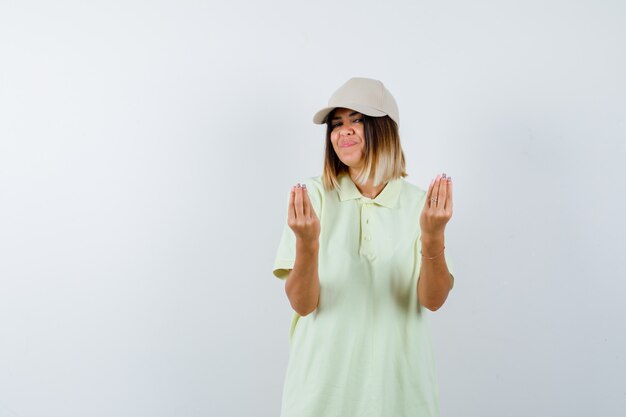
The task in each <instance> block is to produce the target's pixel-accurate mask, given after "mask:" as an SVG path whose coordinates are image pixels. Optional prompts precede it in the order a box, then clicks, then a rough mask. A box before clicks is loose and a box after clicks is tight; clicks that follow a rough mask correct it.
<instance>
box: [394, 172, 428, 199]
mask: <svg viewBox="0 0 626 417" xmlns="http://www.w3.org/2000/svg"><path fill="white" fill-rule="evenodd" d="M398 181H399V182H400V183H401V184H402V187H401V192H400V199H401V200H403V201H404V202H410V203H411V205H418V206H421V205H423V204H424V201H426V190H424V189H423V188H421V187H419V186H418V185H415V184H413V183H411V182H409V181H407V180H406V179H404V178H399V179H398ZM403 205H404V204H403ZM405 206H406V205H405Z"/></svg>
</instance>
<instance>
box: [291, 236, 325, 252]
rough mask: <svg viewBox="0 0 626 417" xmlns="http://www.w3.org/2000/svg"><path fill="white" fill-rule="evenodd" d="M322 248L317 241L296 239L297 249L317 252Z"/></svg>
mask: <svg viewBox="0 0 626 417" xmlns="http://www.w3.org/2000/svg"><path fill="white" fill-rule="evenodd" d="M319 247H320V242H319V240H317V239H314V240H306V239H298V238H296V249H299V250H304V251H311V252H313V251H317V250H318V249H319Z"/></svg>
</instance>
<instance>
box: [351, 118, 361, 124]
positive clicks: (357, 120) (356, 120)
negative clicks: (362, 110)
mask: <svg viewBox="0 0 626 417" xmlns="http://www.w3.org/2000/svg"><path fill="white" fill-rule="evenodd" d="M352 123H363V119H362V118H358V119H354V120H353V121H352Z"/></svg>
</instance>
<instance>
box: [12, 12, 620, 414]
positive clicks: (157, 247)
mask: <svg viewBox="0 0 626 417" xmlns="http://www.w3.org/2000/svg"><path fill="white" fill-rule="evenodd" d="M625 45H626V3H624V2H623V1H609V0H604V1H594V0H588V1H575V0H574V1H571V0H570V1H565V0H564V1H552V0H550V1H546V0H541V1H536V0H525V1H496V0H490V1H486V0H474V1H460V0H457V1H437V2H435V1H405V2H397V1H396V2H393V1H390V2H386V3H384V5H383V3H382V2H371V1H359V2H347V1H335V2H329V1H315V2H296V1H286V0H285V1H281V2H278V1H276V2H257V1H229V2H226V1H224V2H222V1H220V2H217V1H214V2H203V1H189V0H185V1H182V0H178V1H167V2H166V1H147V0H143V1H106V2H105V1H101V2H87V1H78V0H77V1H55V2H44V1H41V2H33V1H30V2H29V1H19V2H18V1H7V0H2V2H1V3H0V60H1V62H0V417H7V416H10V417H15V416H19V417H31V416H46V417H50V416H59V417H61V416H63V417H74V416H76V417H79V416H80V417H84V416H90V417H98V416H124V417H131V416H132V417H135V416H150V417H157V416H219V417H229V416H233V417H235V416H236V417H240V416H252V415H254V416H261V417H265V416H267V417H270V416H277V415H278V413H279V408H280V399H281V390H282V382H283V377H284V372H285V367H286V364H287V357H288V338H287V337H288V326H289V322H290V319H291V310H290V307H289V304H288V301H287V299H286V297H285V295H284V290H283V286H282V284H281V282H280V281H279V280H277V279H276V278H274V277H273V276H272V274H271V269H272V263H273V260H274V255H275V251H276V248H277V245H278V240H279V237H280V232H281V230H282V226H283V224H284V221H285V216H286V203H287V196H288V190H289V187H290V186H291V185H293V184H295V183H296V182H298V181H301V180H303V179H305V178H307V177H311V176H315V175H318V174H320V173H321V168H322V149H323V148H322V146H323V135H324V127H321V126H317V125H314V124H313V123H312V122H311V118H312V116H313V113H314V112H315V111H317V110H318V109H319V108H321V107H323V106H324V105H325V104H326V102H327V100H328V98H329V96H330V95H331V94H332V92H333V91H334V90H335V89H336V88H337V87H339V85H341V84H342V83H343V82H345V81H346V80H347V79H348V78H350V77H352V76H365V77H372V78H378V79H381V80H383V82H384V83H385V85H386V86H387V87H388V88H389V90H390V91H391V92H392V93H393V95H394V96H395V97H396V99H397V101H398V104H399V107H400V114H401V120H402V121H401V126H400V131H401V137H402V141H403V147H404V150H405V153H406V157H407V163H408V171H409V174H410V175H409V177H407V180H408V181H410V182H412V183H414V184H416V185H419V186H421V187H422V188H425V187H426V186H427V185H428V183H429V181H430V179H431V178H432V177H434V176H435V175H436V174H437V173H440V172H446V173H447V174H448V175H451V176H452V177H453V180H454V184H455V213H454V216H453V218H452V221H451V222H450V223H449V225H448V227H447V248H448V250H447V253H448V255H449V257H450V258H451V259H452V260H453V262H454V267H455V272H456V277H457V279H456V286H455V288H454V290H453V291H452V293H451V295H450V297H449V298H448V300H447V302H446V304H445V305H444V306H443V308H442V309H441V310H439V311H437V312H435V313H431V314H430V318H431V327H432V330H433V337H434V343H435V349H436V359H437V369H438V377H439V387H440V394H441V407H442V415H443V416H444V417H457V416H458V417H484V416H494V417H503V416H507V417H526V416H533V417H538V416H546V417H558V416H563V417H565V416H567V417H572V416H581V417H582V416H592V415H593V416H603V417H608V416H611V417H613V416H614V417H617V416H623V415H624V413H625V411H626V382H625V377H624V375H626V358H625V352H626V332H625V331H624V323H623V320H624V318H626V307H625V306H624V302H623V299H624V291H625V290H626V269H625V267H624V262H623V257H624V253H625V249H626V247H625V245H624V236H623V234H624V231H626V221H625V220H624V219H625V217H624V213H625V211H626V198H625V192H626V169H625V167H624V166H625V161H626V122H625V120H626V76H625V74H626V46H625ZM418 215H419V213H416V221H417V219H418ZM390 417H391V416H390Z"/></svg>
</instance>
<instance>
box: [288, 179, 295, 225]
mask: <svg viewBox="0 0 626 417" xmlns="http://www.w3.org/2000/svg"><path fill="white" fill-rule="evenodd" d="M295 194H296V187H295V186H293V187H291V191H290V192H289V207H288V208H287V219H288V220H292V219H295V218H296V210H295V207H294V197H295Z"/></svg>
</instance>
